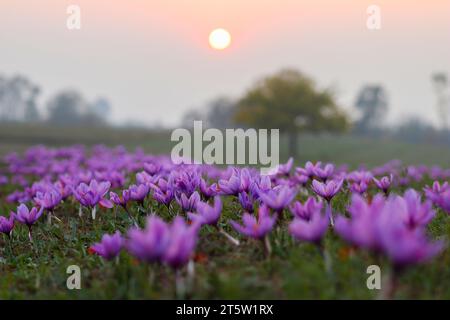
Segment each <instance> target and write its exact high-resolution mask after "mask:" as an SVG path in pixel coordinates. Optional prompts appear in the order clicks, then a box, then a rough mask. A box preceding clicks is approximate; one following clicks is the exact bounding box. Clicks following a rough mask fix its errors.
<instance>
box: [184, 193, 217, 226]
mask: <svg viewBox="0 0 450 320" xmlns="http://www.w3.org/2000/svg"><path fill="white" fill-rule="evenodd" d="M221 213H222V201H221V200H220V197H219V196H216V197H214V206H212V207H211V206H210V205H208V204H207V203H205V202H202V201H199V202H198V203H197V213H196V214H194V213H191V212H189V213H188V217H189V219H191V220H192V221H195V222H198V223H200V224H201V225H205V224H208V225H213V226H215V225H217V223H218V222H219V218H220V214H221Z"/></svg>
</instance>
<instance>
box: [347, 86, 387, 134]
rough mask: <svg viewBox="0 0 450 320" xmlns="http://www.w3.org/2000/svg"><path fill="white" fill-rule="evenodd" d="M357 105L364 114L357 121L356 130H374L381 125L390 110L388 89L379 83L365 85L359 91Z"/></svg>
mask: <svg viewBox="0 0 450 320" xmlns="http://www.w3.org/2000/svg"><path fill="white" fill-rule="evenodd" d="M355 106H356V108H357V109H358V110H359V111H360V112H361V114H362V115H361V118H360V119H359V120H358V121H356V123H355V131H357V132H369V131H373V130H375V129H377V128H379V127H380V123H381V121H382V120H383V118H384V116H385V115H386V112H387V110H388V97H387V94H386V91H385V90H384V88H383V87H381V86H379V85H368V86H365V87H363V88H362V89H361V90H360V91H359V93H358V97H357V98H356V103H355Z"/></svg>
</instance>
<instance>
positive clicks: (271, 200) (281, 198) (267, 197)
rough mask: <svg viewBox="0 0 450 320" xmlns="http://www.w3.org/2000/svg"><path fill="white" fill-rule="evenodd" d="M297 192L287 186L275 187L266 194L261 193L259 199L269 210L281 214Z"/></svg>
mask: <svg viewBox="0 0 450 320" xmlns="http://www.w3.org/2000/svg"><path fill="white" fill-rule="evenodd" d="M296 194H297V191H296V190H295V189H293V188H290V187H288V186H281V185H279V186H276V187H275V188H273V189H272V190H269V191H267V192H261V193H260V194H259V198H260V199H261V201H262V202H263V203H264V204H265V205H267V206H268V207H269V208H271V209H273V210H275V211H276V212H281V211H283V209H284V208H285V207H287V206H288V205H289V203H291V202H292V200H294V198H295V195H296Z"/></svg>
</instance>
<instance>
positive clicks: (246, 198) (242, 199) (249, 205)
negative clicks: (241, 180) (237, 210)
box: [239, 192, 254, 213]
mask: <svg viewBox="0 0 450 320" xmlns="http://www.w3.org/2000/svg"><path fill="white" fill-rule="evenodd" d="M239 203H240V204H241V206H242V209H244V211H246V212H249V213H253V211H254V207H253V199H252V198H251V196H250V195H248V194H247V193H246V192H241V193H239Z"/></svg>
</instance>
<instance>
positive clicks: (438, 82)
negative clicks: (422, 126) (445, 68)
mask: <svg viewBox="0 0 450 320" xmlns="http://www.w3.org/2000/svg"><path fill="white" fill-rule="evenodd" d="M432 82H433V87H434V90H435V93H436V98H437V102H436V109H437V114H438V117H439V121H440V122H441V127H442V129H443V130H448V107H449V100H450V98H449V94H448V90H449V86H448V79H447V74H446V73H444V72H439V73H435V74H433V76H432Z"/></svg>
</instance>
